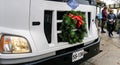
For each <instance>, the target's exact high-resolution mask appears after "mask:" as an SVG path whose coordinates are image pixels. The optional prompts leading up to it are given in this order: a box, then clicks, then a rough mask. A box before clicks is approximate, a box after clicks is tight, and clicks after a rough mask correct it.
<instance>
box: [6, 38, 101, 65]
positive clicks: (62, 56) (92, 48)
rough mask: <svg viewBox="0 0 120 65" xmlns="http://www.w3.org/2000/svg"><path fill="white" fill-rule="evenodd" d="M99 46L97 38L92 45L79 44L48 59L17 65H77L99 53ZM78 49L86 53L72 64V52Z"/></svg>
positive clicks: (57, 52)
mask: <svg viewBox="0 0 120 65" xmlns="http://www.w3.org/2000/svg"><path fill="white" fill-rule="evenodd" d="M99 45H100V39H99V38H98V39H96V40H95V41H93V42H92V43H90V44H89V45H82V44H81V45H78V46H74V47H71V48H67V49H62V50H59V51H56V55H55V56H50V57H47V58H44V59H40V60H37V61H32V62H28V63H22V64H17V65H38V64H39V65H67V64H68V65H76V64H77V65H79V64H80V63H82V62H84V61H86V60H88V59H89V58H91V57H93V56H95V55H97V54H98V53H100V49H99ZM78 49H84V51H86V52H87V53H86V54H85V55H84V57H83V58H82V59H80V60H78V61H75V62H72V54H73V52H75V51H76V50H78ZM33 59H34V58H33ZM21 60H22V59H19V61H21ZM26 60H27V59H26ZM28 60H29V59H28ZM8 61H9V60H8ZM6 62H7V61H6ZM5 65H6V64H5ZM7 65H8V64H7Z"/></svg>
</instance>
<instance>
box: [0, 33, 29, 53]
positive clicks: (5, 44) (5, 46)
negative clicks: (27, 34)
mask: <svg viewBox="0 0 120 65" xmlns="http://www.w3.org/2000/svg"><path fill="white" fill-rule="evenodd" d="M0 47H1V48H0V52H1V53H29V52H30V51H31V49H30V46H29V43H28V41H27V40H26V39H25V38H23V37H19V36H9V35H4V36H2V37H1V41H0Z"/></svg>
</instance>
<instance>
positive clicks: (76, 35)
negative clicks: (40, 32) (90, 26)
mask: <svg viewBox="0 0 120 65" xmlns="http://www.w3.org/2000/svg"><path fill="white" fill-rule="evenodd" d="M69 13H71V14H73V15H80V16H82V20H83V22H84V23H83V24H82V25H81V27H80V28H77V26H76V20H74V19H72V18H71V17H70V16H69ZM61 30H62V32H61V34H60V37H61V38H62V40H63V41H65V42H69V43H70V44H74V43H77V42H79V43H81V42H82V40H83V39H84V36H85V33H86V23H85V13H82V12H80V11H69V12H67V13H66V14H65V15H64V16H63V21H62V25H61Z"/></svg>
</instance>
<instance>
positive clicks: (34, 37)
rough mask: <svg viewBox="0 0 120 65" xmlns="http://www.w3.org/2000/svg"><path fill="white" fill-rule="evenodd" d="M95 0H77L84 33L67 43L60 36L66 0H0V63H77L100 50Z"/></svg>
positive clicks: (68, 8) (65, 10) (66, 9)
mask: <svg viewBox="0 0 120 65" xmlns="http://www.w3.org/2000/svg"><path fill="white" fill-rule="evenodd" d="M95 1H96V0H76V2H78V3H79V6H77V7H76V8H75V9H74V11H81V12H83V13H84V15H85V21H86V36H85V37H84V39H83V41H82V42H81V43H76V44H69V43H68V42H63V41H61V39H60V38H59V33H61V30H60V27H61V23H62V20H63V19H62V17H63V15H64V14H65V12H68V11H71V10H72V8H71V7H70V6H69V5H68V2H69V0H0V65H2V64H3V65H8V64H23V65H24V64H28V65H35V64H40V65H67V64H69V65H71V64H73V65H79V64H80V63H82V62H84V61H85V60H87V59H89V58H91V57H93V56H95V55H97V54H98V53H99V52H100V49H99V44H100V38H99V35H98V31H97V27H96V24H95V17H96V6H95V3H96V2H95Z"/></svg>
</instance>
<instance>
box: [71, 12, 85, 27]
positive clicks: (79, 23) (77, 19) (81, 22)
mask: <svg viewBox="0 0 120 65" xmlns="http://www.w3.org/2000/svg"><path fill="white" fill-rule="evenodd" d="M69 16H70V17H71V18H72V19H75V20H76V21H77V28H80V26H81V25H82V24H83V21H82V16H80V15H77V16H76V15H73V14H71V13H70V14H69Z"/></svg>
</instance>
